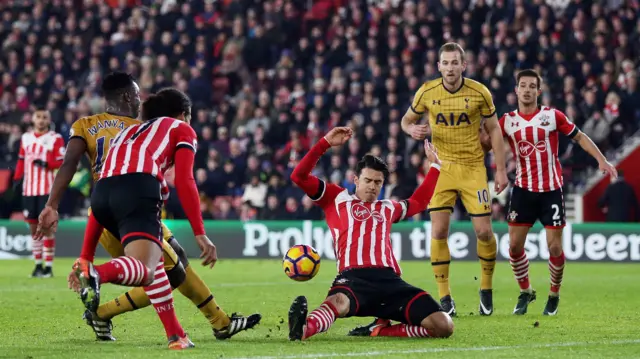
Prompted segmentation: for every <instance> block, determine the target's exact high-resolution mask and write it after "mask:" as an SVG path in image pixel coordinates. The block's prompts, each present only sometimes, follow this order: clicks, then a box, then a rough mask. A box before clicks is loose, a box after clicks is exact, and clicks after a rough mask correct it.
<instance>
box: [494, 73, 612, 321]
mask: <svg viewBox="0 0 640 359" xmlns="http://www.w3.org/2000/svg"><path fill="white" fill-rule="evenodd" d="M515 92H516V95H517V97H518V109H517V110H515V111H512V112H509V113H506V114H504V115H503V116H502V118H500V121H499V123H500V127H501V128H502V134H503V136H505V137H506V138H507V140H508V142H509V145H510V147H511V151H512V152H513V156H514V158H515V160H516V180H515V187H513V190H512V192H511V201H510V202H509V211H508V214H507V220H508V221H509V239H510V241H509V242H510V244H509V254H510V257H511V261H510V262H511V268H512V269H513V273H514V275H515V278H516V280H517V282H518V284H519V286H520V291H521V293H520V296H519V297H518V303H517V304H516V307H515V308H514V310H513V314H520V315H522V314H525V313H526V312H527V307H528V305H529V303H531V302H533V301H534V300H535V299H536V291H535V290H533V288H532V287H531V284H530V283H529V260H528V259H527V254H526V252H525V250H524V244H525V242H526V240H527V234H528V233H529V229H530V228H531V226H533V224H534V223H535V222H536V220H540V222H541V223H542V224H543V225H544V227H545V230H546V235H547V245H548V246H549V272H550V275H551V288H550V291H549V297H548V299H547V304H546V305H545V308H544V311H543V314H544V315H555V314H557V312H558V304H559V301H560V285H561V283H562V276H563V273H564V264H565V258H564V252H563V250H562V229H563V228H564V226H565V208H564V198H563V195H562V184H563V181H562V167H561V166H560V161H559V160H558V134H559V133H561V134H563V135H565V136H569V137H571V138H572V139H573V141H574V142H576V143H577V144H579V145H580V147H582V148H583V149H584V150H585V151H586V152H587V153H589V154H590V155H591V156H593V158H595V159H596V160H597V161H598V164H599V167H600V170H601V171H603V172H605V173H608V174H609V175H611V176H612V177H614V178H615V177H617V171H616V168H615V167H614V166H613V165H612V164H611V163H609V162H607V159H606V158H605V157H604V155H602V153H601V152H600V150H599V149H598V147H597V146H596V145H595V144H594V143H593V141H591V139H590V138H589V137H588V136H587V135H585V134H584V133H582V132H580V130H579V129H578V127H577V126H576V125H575V124H574V123H573V122H571V120H569V119H568V118H567V116H566V115H565V114H564V113H562V112H561V111H559V110H556V109H553V108H550V107H546V106H543V107H539V106H538V96H540V94H541V93H542V78H541V77H540V75H539V74H538V73H537V72H536V71H535V70H523V71H520V72H519V73H518V75H517V84H516V88H515ZM483 146H484V147H485V149H486V148H488V147H489V146H490V144H489V143H488V142H485V143H483Z"/></svg>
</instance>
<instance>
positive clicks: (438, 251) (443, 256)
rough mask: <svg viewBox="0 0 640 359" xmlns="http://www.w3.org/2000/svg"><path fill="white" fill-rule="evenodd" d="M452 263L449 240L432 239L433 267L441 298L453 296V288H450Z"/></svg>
mask: <svg viewBox="0 0 640 359" xmlns="http://www.w3.org/2000/svg"><path fill="white" fill-rule="evenodd" d="M450 263H451V253H449V243H448V242H447V239H446V238H445V239H433V238H431V267H432V268H433V274H434V275H435V276H436V283H437V284H438V294H439V295H440V298H442V297H445V296H447V295H451V288H449V264H450Z"/></svg>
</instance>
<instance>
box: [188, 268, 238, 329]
mask: <svg viewBox="0 0 640 359" xmlns="http://www.w3.org/2000/svg"><path fill="white" fill-rule="evenodd" d="M185 272H186V273H187V276H186V278H185V280H184V282H183V283H182V284H181V285H180V286H179V287H178V290H179V291H180V293H182V295H184V296H185V297H187V298H189V300H191V302H193V304H195V305H196V306H197V307H198V309H200V312H202V314H204V316H205V317H206V318H207V320H208V321H209V323H210V324H211V327H212V328H213V329H222V328H224V327H226V326H228V325H229V317H228V316H227V314H226V313H225V312H224V310H222V309H220V307H219V306H218V303H216V300H215V299H214V298H213V294H211V290H209V287H207V285H206V284H205V283H204V282H203V281H202V279H201V278H200V276H199V275H198V274H197V273H196V272H195V271H194V270H193V269H191V266H188V267H187V268H186V269H185Z"/></svg>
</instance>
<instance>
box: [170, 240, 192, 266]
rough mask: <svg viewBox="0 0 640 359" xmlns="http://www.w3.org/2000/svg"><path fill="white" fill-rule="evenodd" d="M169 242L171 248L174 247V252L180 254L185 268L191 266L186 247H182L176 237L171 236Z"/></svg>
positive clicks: (179, 256)
mask: <svg viewBox="0 0 640 359" xmlns="http://www.w3.org/2000/svg"><path fill="white" fill-rule="evenodd" d="M167 243H169V245H170V246H171V248H173V250H174V252H176V254H177V255H178V258H179V259H180V262H181V263H182V266H183V268H187V267H188V266H189V259H188V258H187V253H185V251H184V248H182V246H181V245H180V243H178V241H177V240H176V239H175V238H174V237H171V238H169V239H168V240H167Z"/></svg>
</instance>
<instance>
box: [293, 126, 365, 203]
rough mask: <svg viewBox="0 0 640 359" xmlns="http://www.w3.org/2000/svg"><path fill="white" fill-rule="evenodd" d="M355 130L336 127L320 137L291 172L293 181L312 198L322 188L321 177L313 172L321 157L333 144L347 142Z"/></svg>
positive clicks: (315, 196) (337, 144)
mask: <svg viewBox="0 0 640 359" xmlns="http://www.w3.org/2000/svg"><path fill="white" fill-rule="evenodd" d="M351 136H353V130H352V129H351V128H349V127H336V128H334V129H332V130H331V131H329V133H327V134H326V135H325V136H324V137H323V138H321V139H320V141H318V142H317V143H316V144H315V145H313V147H311V150H309V152H307V154H306V155H305V156H304V157H302V159H301V160H300V162H299V163H298V165H297V166H296V167H295V168H294V169H293V172H292V173H291V181H293V183H295V184H296V185H297V186H298V187H300V188H301V189H302V190H303V191H304V193H306V194H307V196H309V197H310V198H312V199H313V198H317V197H318V195H319V194H318V191H319V190H320V179H318V177H316V176H314V175H312V174H311V171H313V168H314V167H315V166H316V164H317V163H318V161H319V160H320V157H322V155H323V154H324V153H325V152H326V151H327V150H328V149H329V148H330V147H332V146H340V145H343V144H344V143H346V142H347V141H348V140H349V139H350V138H351Z"/></svg>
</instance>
